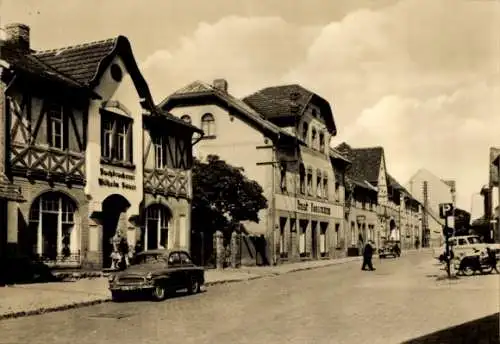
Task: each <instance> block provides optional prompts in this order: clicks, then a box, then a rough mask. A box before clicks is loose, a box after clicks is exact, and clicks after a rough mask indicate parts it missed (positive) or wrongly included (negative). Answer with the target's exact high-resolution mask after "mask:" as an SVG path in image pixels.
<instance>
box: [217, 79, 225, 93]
mask: <svg viewBox="0 0 500 344" xmlns="http://www.w3.org/2000/svg"><path fill="white" fill-rule="evenodd" d="M213 86H214V88H216V89H218V90H220V91H223V92H226V93H227V86H228V85H227V80H226V79H215V80H214V82H213Z"/></svg>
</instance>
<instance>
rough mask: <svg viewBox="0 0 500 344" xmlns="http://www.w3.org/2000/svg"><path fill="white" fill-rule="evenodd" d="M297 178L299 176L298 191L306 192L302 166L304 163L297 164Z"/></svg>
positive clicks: (304, 171)
mask: <svg viewBox="0 0 500 344" xmlns="http://www.w3.org/2000/svg"><path fill="white" fill-rule="evenodd" d="M299 178H300V193H301V194H303V195H305V194H306V170H305V168H304V164H300V166H299Z"/></svg>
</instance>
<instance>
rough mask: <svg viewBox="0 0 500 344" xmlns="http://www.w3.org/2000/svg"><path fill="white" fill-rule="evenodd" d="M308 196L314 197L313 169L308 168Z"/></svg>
mask: <svg viewBox="0 0 500 344" xmlns="http://www.w3.org/2000/svg"><path fill="white" fill-rule="evenodd" d="M307 194H308V195H309V196H312V195H313V171H312V168H311V167H308V168H307Z"/></svg>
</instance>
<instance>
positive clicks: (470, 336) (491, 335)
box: [403, 313, 500, 344]
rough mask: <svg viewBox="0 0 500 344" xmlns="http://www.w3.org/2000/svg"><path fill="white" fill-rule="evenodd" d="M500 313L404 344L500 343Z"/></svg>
mask: <svg viewBox="0 0 500 344" xmlns="http://www.w3.org/2000/svg"><path fill="white" fill-rule="evenodd" d="M499 322H500V313H495V314H492V315H489V316H486V317H484V318H479V319H475V320H472V321H469V322H466V323H464V324H460V325H457V326H453V327H449V328H446V329H443V330H441V331H437V332H434V333H430V334H427V335H425V336H422V337H419V338H414V339H411V340H409V341H406V342H404V343H403V344H420V343H436V344H438V343H439V344H447V343H453V344H473V343H488V344H493V343H495V344H497V343H500V337H499V336H500V334H499V331H500V329H499V327H500V325H499Z"/></svg>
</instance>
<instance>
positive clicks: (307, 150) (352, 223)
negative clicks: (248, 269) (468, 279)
mask: <svg viewBox="0 0 500 344" xmlns="http://www.w3.org/2000/svg"><path fill="white" fill-rule="evenodd" d="M159 106H160V108H161V109H162V110H164V111H166V112H169V113H172V114H173V115H175V116H177V117H178V118H180V119H182V120H184V121H186V122H188V123H191V124H193V125H196V126H199V127H200V128H201V129H202V130H203V132H204V136H203V137H202V138H201V141H200V142H199V143H198V144H197V145H196V147H195V148H194V151H193V153H194V154H195V156H197V157H198V158H200V159H202V160H203V159H204V158H206V157H207V156H208V155H210V154H215V155H218V156H219V157H221V158H222V159H223V160H225V161H227V162H228V163H230V164H232V165H236V166H241V167H243V168H244V171H245V173H246V175H247V176H248V177H249V178H250V179H253V180H255V181H257V182H258V183H259V184H260V185H261V186H262V187H263V190H264V196H265V197H266V198H267V199H268V200H269V208H268V209H265V210H262V211H261V213H260V214H259V218H260V221H259V222H258V223H245V224H244V229H245V230H244V232H245V233H246V234H248V235H249V236H257V237H263V238H264V239H265V241H266V243H267V246H266V247H267V249H266V250H265V252H264V253H263V254H264V255H266V256H267V257H263V259H264V261H269V262H273V263H279V262H282V261H294V260H301V259H321V258H334V257H341V256H345V255H359V254H360V253H361V249H362V246H363V245H364V243H366V241H367V240H373V241H374V242H375V244H376V246H377V247H378V246H380V245H381V244H382V243H383V240H384V239H395V240H400V241H401V242H402V247H403V248H410V247H414V246H415V244H416V242H422V235H423V234H422V233H423V232H422V216H421V214H422V206H421V204H420V203H419V202H418V201H417V200H416V199H415V198H414V197H412V196H411V194H410V193H409V192H408V191H407V190H406V189H405V188H404V187H403V186H401V185H400V184H399V183H398V182H397V181H396V180H395V179H394V178H393V177H392V176H391V175H390V174H389V173H388V172H387V171H386V167H385V155H384V150H383V148H381V147H373V148H352V147H350V146H349V145H347V144H346V143H343V144H341V145H339V146H337V147H336V148H331V146H330V145H331V142H332V139H333V138H334V137H335V136H336V134H337V127H336V125H335V118H334V114H333V111H332V108H331V106H330V104H329V103H328V101H327V100H325V99H324V98H322V97H321V96H320V95H318V94H316V93H314V92H312V91H310V90H308V89H306V88H304V87H302V86H300V85H297V84H293V85H281V86H274V87H268V88H264V89H261V90H259V91H257V92H255V93H253V94H251V95H249V96H247V97H245V98H243V99H238V98H236V97H235V96H233V95H231V94H230V92H229V90H228V82H227V81H226V80H224V79H216V80H214V81H213V83H212V84H209V83H206V82H202V81H194V82H192V83H190V84H189V85H186V86H185V87H183V88H181V89H179V90H178V91H176V92H174V93H173V94H171V95H170V96H168V97H167V98H165V99H164V100H163V102H161V104H160V105H159ZM424 233H425V231H424ZM250 244H251V242H250ZM250 244H249V243H246V244H244V245H243V246H244V247H248V246H249V245H250ZM250 251H251V250H250ZM249 255H250V256H251V258H253V255H255V256H257V255H258V252H253V254H252V253H251V252H249ZM255 258H258V257H255ZM258 260H259V259H256V261H258Z"/></svg>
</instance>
